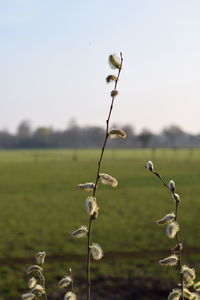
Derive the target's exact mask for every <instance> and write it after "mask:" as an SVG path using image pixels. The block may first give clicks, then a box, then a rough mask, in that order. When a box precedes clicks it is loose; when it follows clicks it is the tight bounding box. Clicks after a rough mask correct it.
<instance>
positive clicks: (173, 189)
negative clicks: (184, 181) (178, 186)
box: [168, 180, 175, 193]
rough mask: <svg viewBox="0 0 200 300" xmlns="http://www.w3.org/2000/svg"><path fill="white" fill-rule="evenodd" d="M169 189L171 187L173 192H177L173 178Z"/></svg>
mask: <svg viewBox="0 0 200 300" xmlns="http://www.w3.org/2000/svg"><path fill="white" fill-rule="evenodd" d="M168 186H169V189H170V191H171V192H172V193H173V192H175V182H174V181H173V180H170V181H169V185H168Z"/></svg>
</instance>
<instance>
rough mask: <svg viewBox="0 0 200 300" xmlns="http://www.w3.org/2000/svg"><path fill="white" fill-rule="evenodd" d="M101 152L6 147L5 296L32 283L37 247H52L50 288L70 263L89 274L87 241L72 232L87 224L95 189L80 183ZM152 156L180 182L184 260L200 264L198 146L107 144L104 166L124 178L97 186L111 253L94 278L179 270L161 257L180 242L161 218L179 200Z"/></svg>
mask: <svg viewBox="0 0 200 300" xmlns="http://www.w3.org/2000/svg"><path fill="white" fill-rule="evenodd" d="M98 156H99V151H96V150H76V151H75V150H70V151H64V150H63V151H61V150H58V151H53V150H49V151H37V152H36V151H5V152H4V151H1V152H0V170H1V172H0V211H1V218H0V228H1V230H0V241H1V243H0V262H1V270H0V290H1V296H0V299H16V297H17V295H18V298H20V294H19V293H20V292H21V291H22V290H23V292H24V291H25V290H26V277H25V273H24V272H25V270H26V268H27V266H29V264H30V263H34V259H33V258H32V257H33V256H34V254H35V253H36V252H37V251H43V250H45V251H46V252H47V259H46V261H47V267H46V268H47V271H48V272H49V273H48V280H49V282H50V283H52V282H54V285H52V284H50V285H51V288H54V289H55V288H57V286H56V284H57V282H56V280H57V281H58V280H59V276H62V275H64V274H65V272H66V269H67V268H69V267H70V266H71V265H72V266H73V268H74V272H75V275H76V276H77V277H79V278H80V277H81V276H83V274H84V270H83V269H84V267H85V258H84V256H83V255H84V254H85V250H86V249H85V248H86V244H85V242H86V241H85V240H84V239H79V240H74V239H72V238H71V237H70V234H71V232H72V231H73V230H75V229H76V228H77V227H78V226H79V225H87V221H88V216H87V214H86V209H85V199H86V197H87V196H88V195H90V194H89V193H87V192H83V191H79V190H78V189H77V184H78V183H84V182H87V181H94V178H95V175H96V163H97V159H98ZM150 159H152V160H153V161H154V165H155V168H157V169H158V170H159V172H160V173H161V174H162V175H163V177H164V179H165V180H166V181H169V180H170V179H173V180H174V181H175V182H176V185H177V192H178V193H179V194H180V196H181V200H182V202H181V206H180V221H181V222H180V223H181V224H180V226H181V230H182V232H181V239H182V240H183V241H184V253H185V259H186V260H189V261H190V262H191V263H195V265H197V266H198V264H199V261H200V255H199V254H198V253H200V230H199V224H200V220H199V211H200V184H199V182H200V150H198V149H194V150H189V149H180V150H156V151H151V150H108V151H107V152H106V153H105V159H104V162H103V167H102V172H104V173H108V174H111V175H112V176H114V177H115V178H117V179H118V181H119V185H118V188H116V189H112V188H110V187H108V186H104V185H101V184H99V187H98V191H97V200H98V204H99V206H100V213H99V218H98V220H97V222H96V223H95V224H94V230H93V241H94V242H98V243H99V244H100V245H101V246H102V248H103V249H104V252H105V257H104V259H103V261H101V262H98V263H95V264H93V266H92V269H93V271H94V272H93V277H94V278H97V277H101V276H125V277H126V276H127V277H130V276H135V277H143V276H149V277H151V276H154V277H156V276H163V277H167V278H168V276H169V277H170V278H172V277H173V276H174V275H173V274H174V272H173V270H168V269H167V270H166V269H163V268H162V267H160V266H159V265H158V264H157V261H158V260H159V259H160V258H163V257H164V256H165V255H167V254H168V253H169V251H168V249H170V248H171V247H172V246H174V241H172V240H169V239H168V238H167V237H166V235H165V229H164V228H163V227H159V226H158V225H156V223H155V221H156V220H157V219H159V218H161V217H162V216H163V215H164V214H166V213H168V212H171V211H172V210H173V209H174V203H173V200H172V198H171V195H170V193H169V192H168V191H167V190H165V189H164V187H163V186H162V185H161V184H160V182H159V181H158V179H157V178H155V177H153V176H152V174H150V172H148V171H147V170H146V169H145V168H144V165H145V164H146V162H147V161H148V160H150ZM197 273H198V274H199V272H198V269H197ZM55 278H56V280H55ZM8 296H9V297H10V298H9V297H8ZM1 297H2V298H1Z"/></svg>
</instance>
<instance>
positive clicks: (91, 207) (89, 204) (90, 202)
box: [86, 196, 97, 215]
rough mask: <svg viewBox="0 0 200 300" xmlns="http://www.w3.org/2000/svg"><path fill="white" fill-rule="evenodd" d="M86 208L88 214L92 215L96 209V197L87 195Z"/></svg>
mask: <svg viewBox="0 0 200 300" xmlns="http://www.w3.org/2000/svg"><path fill="white" fill-rule="evenodd" d="M86 210H87V212H88V214H89V215H93V213H94V212H95V211H97V202H96V198H95V197H92V196H89V197H87V199H86Z"/></svg>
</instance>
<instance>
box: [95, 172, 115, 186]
mask: <svg viewBox="0 0 200 300" xmlns="http://www.w3.org/2000/svg"><path fill="white" fill-rule="evenodd" d="M99 178H100V180H101V182H102V183H103V184H107V185H110V186H112V187H113V188H114V187H117V185H118V182H117V180H116V179H115V178H114V177H112V176H110V175H108V174H105V173H100V174H99Z"/></svg>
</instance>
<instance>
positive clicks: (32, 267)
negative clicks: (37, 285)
mask: <svg viewBox="0 0 200 300" xmlns="http://www.w3.org/2000/svg"><path fill="white" fill-rule="evenodd" d="M26 272H27V274H28V275H29V274H30V273H32V272H39V273H41V272H42V268H41V267H40V266H37V265H33V266H30V267H28V269H27V271H26Z"/></svg>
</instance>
